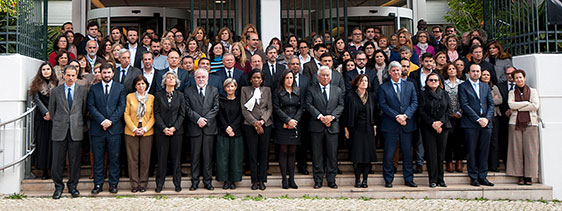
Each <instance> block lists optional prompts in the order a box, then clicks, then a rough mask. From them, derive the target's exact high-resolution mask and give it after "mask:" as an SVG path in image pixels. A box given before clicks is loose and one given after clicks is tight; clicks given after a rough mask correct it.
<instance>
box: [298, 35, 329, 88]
mask: <svg viewBox="0 0 562 211" xmlns="http://www.w3.org/2000/svg"><path fill="white" fill-rule="evenodd" d="M327 51H328V48H327V47H326V45H324V44H322V43H320V44H316V45H314V47H313V51H312V52H313V53H314V57H313V58H312V59H310V61H309V62H307V63H305V64H304V65H303V68H302V74H304V75H306V77H308V79H310V80H311V82H312V80H314V78H313V77H314V74H316V72H318V69H319V68H320V66H321V64H320V57H321V56H322V54H324V53H326V52H327Z"/></svg>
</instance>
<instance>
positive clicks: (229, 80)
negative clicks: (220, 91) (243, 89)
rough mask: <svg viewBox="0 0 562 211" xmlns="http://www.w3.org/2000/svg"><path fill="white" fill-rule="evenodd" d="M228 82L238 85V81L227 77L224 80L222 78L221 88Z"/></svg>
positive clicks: (228, 83)
mask: <svg viewBox="0 0 562 211" xmlns="http://www.w3.org/2000/svg"><path fill="white" fill-rule="evenodd" d="M230 84H234V86H235V87H238V83H237V82H236V79H234V78H227V79H226V80H224V82H223V83H222V88H225V87H226V86H228V85H230Z"/></svg>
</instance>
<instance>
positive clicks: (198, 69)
mask: <svg viewBox="0 0 562 211" xmlns="http://www.w3.org/2000/svg"><path fill="white" fill-rule="evenodd" d="M197 72H203V73H205V74H207V77H209V71H207V69H203V68H197V70H195V72H193V75H197Z"/></svg>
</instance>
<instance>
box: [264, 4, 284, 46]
mask: <svg viewBox="0 0 562 211" xmlns="http://www.w3.org/2000/svg"><path fill="white" fill-rule="evenodd" d="M280 7H281V0H261V8H260V10H261V14H260V17H261V26H260V27H261V34H260V36H261V40H262V43H263V47H264V48H266V47H267V46H266V45H267V44H268V43H269V41H270V40H271V38H274V37H277V38H279V39H281V8H280Z"/></svg>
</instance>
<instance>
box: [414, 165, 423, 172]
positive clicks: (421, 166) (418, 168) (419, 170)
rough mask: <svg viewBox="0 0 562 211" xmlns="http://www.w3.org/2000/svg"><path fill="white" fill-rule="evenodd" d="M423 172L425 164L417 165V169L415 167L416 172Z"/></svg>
mask: <svg viewBox="0 0 562 211" xmlns="http://www.w3.org/2000/svg"><path fill="white" fill-rule="evenodd" d="M422 172H423V165H416V169H414V174H419V173H422Z"/></svg>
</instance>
